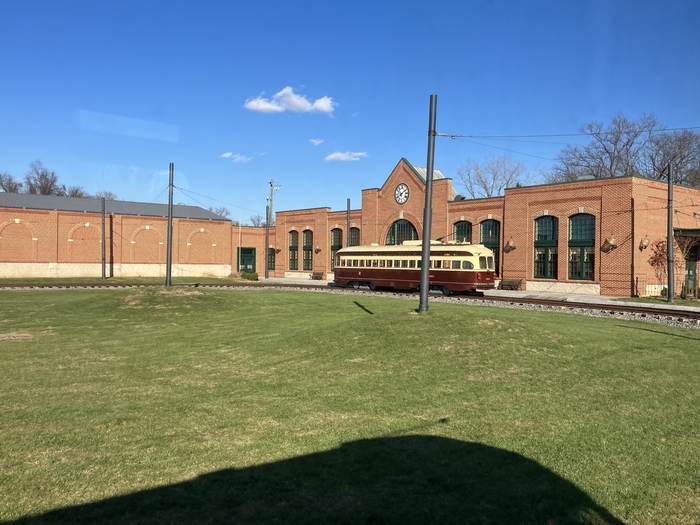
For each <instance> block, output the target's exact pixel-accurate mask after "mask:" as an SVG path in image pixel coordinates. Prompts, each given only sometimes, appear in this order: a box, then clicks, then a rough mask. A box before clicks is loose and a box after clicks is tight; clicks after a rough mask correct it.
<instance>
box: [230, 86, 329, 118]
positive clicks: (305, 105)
mask: <svg viewBox="0 0 700 525" xmlns="http://www.w3.org/2000/svg"><path fill="white" fill-rule="evenodd" d="M335 106H336V103H335V102H333V99H332V98H331V97H321V98H319V99H316V100H313V101H312V100H309V99H308V98H306V97H305V96H304V95H299V94H297V93H294V89H293V88H291V87H290V86H287V87H285V88H284V89H283V90H282V91H279V92H278V93H275V95H274V96H273V97H272V99H268V98H263V97H262V95H260V96H259V97H257V98H249V99H248V100H246V101H245V104H244V105H243V107H244V108H246V109H249V110H250V111H258V112H260V113H282V112H284V111H287V110H289V111H294V112H296V113H308V112H311V111H315V112H316V113H325V114H328V115H330V114H331V113H333V110H334V109H335Z"/></svg>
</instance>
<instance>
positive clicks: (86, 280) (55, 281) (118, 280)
mask: <svg viewBox="0 0 700 525" xmlns="http://www.w3.org/2000/svg"><path fill="white" fill-rule="evenodd" d="M233 282H248V280H247V279H246V280H244V279H241V278H239V277H228V278H219V277H172V278H171V283H172V284H173V285H174V286H175V285H178V284H193V283H200V284H203V283H206V284H226V283H233ZM38 284H50V285H56V286H61V285H65V284H82V285H86V286H89V285H103V284H104V285H123V284H155V285H165V277H109V278H107V279H105V280H102V278H101V277H70V278H68V277H26V278H12V279H8V278H5V279H0V286H15V287H20V286H28V285H38Z"/></svg>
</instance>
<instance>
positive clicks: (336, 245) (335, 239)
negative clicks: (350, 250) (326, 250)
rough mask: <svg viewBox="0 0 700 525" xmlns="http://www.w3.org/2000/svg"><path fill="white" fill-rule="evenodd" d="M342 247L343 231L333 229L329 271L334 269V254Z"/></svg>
mask: <svg viewBox="0 0 700 525" xmlns="http://www.w3.org/2000/svg"><path fill="white" fill-rule="evenodd" d="M342 247H343V230H341V229H340V228H333V229H332V230H331V271H333V270H334V269H335V254H336V252H337V251H338V250H340V249H341V248H342Z"/></svg>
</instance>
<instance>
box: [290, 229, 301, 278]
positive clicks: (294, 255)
mask: <svg viewBox="0 0 700 525" xmlns="http://www.w3.org/2000/svg"><path fill="white" fill-rule="evenodd" d="M289 269H290V270H298V269H299V232H295V231H291V232H289Z"/></svg>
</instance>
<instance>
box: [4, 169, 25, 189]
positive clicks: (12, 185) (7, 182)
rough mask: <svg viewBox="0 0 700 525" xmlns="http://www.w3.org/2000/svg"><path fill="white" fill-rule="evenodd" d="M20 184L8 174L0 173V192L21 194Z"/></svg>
mask: <svg viewBox="0 0 700 525" xmlns="http://www.w3.org/2000/svg"><path fill="white" fill-rule="evenodd" d="M22 186H23V184H22V182H20V181H18V180H17V179H15V178H14V177H13V176H12V175H9V174H8V173H0V190H2V191H4V192H5V193H22Z"/></svg>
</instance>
